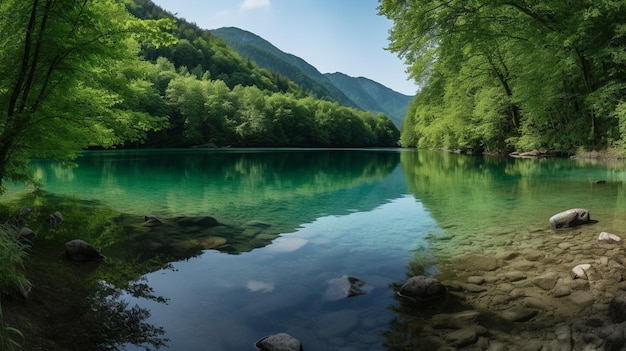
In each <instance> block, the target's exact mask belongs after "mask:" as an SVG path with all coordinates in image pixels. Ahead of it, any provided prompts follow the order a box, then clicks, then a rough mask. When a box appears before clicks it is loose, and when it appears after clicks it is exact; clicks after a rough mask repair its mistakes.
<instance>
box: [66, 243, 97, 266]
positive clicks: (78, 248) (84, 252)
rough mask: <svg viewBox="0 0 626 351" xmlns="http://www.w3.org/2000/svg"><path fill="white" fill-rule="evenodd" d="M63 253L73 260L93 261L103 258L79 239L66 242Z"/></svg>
mask: <svg viewBox="0 0 626 351" xmlns="http://www.w3.org/2000/svg"><path fill="white" fill-rule="evenodd" d="M65 254H66V255H67V257H68V258H69V259H71V260H74V261H94V260H100V259H103V258H104V256H102V255H101V254H100V252H98V250H96V249H95V248H94V247H93V246H91V245H89V244H88V243H86V242H85V241H83V240H80V239H75V240H70V241H68V242H66V243H65Z"/></svg>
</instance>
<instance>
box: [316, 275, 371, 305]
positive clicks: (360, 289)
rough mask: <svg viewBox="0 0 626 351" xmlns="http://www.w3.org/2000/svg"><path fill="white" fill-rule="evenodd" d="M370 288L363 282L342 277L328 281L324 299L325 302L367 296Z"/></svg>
mask: <svg viewBox="0 0 626 351" xmlns="http://www.w3.org/2000/svg"><path fill="white" fill-rule="evenodd" d="M371 289H372V288H371V287H370V286H369V285H367V284H365V282H364V281H362V280H360V279H357V278H354V277H350V276H347V275H342V276H341V277H337V278H334V279H331V280H329V281H328V288H327V289H326V292H325V293H324V299H325V300H327V301H336V300H341V299H345V298H348V297H352V296H359V295H364V294H367V292H368V291H370V290H371Z"/></svg>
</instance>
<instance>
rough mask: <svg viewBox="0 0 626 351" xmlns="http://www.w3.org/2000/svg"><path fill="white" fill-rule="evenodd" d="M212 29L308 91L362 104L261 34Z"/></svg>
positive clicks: (345, 103) (346, 103)
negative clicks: (260, 35)
mask: <svg viewBox="0 0 626 351" xmlns="http://www.w3.org/2000/svg"><path fill="white" fill-rule="evenodd" d="M210 32H211V34H213V35H215V36H217V37H219V38H222V39H223V40H224V41H226V43H227V44H228V46H230V47H231V48H233V49H234V50H235V51H237V52H238V53H239V55H240V56H241V57H242V58H244V59H246V58H249V59H250V60H252V61H254V62H255V63H256V64H257V65H259V67H262V68H266V69H269V70H270V71H273V72H276V73H280V74H282V75H283V76H285V77H287V78H289V79H290V80H291V81H293V82H294V83H296V84H298V85H299V86H300V88H301V89H302V90H304V91H305V92H308V93H312V94H313V95H315V96H316V97H317V98H319V99H324V100H331V101H337V102H338V103H340V104H341V105H343V106H348V107H359V106H358V105H357V104H355V103H354V102H353V101H352V100H350V98H348V97H347V96H346V95H345V94H344V93H343V92H342V91H341V90H340V89H338V88H337V87H335V86H334V85H333V83H332V82H331V81H330V80H329V79H328V78H327V77H326V76H324V75H323V74H322V73H320V72H319V71H318V70H317V69H316V68H315V67H313V66H311V65H310V64H308V63H307V62H306V61H304V60H303V59H301V58H299V57H297V56H294V55H291V54H288V53H285V52H283V51H281V50H280V49H278V48H277V47H275V46H274V45H272V44H271V43H270V42H268V41H267V40H265V39H263V38H261V37H259V36H258V35H256V34H254V33H251V32H248V31H245V30H243V29H239V28H236V27H224V28H219V29H214V30H211V31H210Z"/></svg>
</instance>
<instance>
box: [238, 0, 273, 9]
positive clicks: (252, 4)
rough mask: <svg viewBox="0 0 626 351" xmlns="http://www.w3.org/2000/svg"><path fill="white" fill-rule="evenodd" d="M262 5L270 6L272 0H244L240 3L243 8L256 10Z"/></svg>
mask: <svg viewBox="0 0 626 351" xmlns="http://www.w3.org/2000/svg"><path fill="white" fill-rule="evenodd" d="M262 7H270V0H244V1H243V2H242V3H241V5H239V8H240V9H242V10H254V9H258V8H262Z"/></svg>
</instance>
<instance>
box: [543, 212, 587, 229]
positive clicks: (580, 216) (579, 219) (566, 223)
mask: <svg viewBox="0 0 626 351" xmlns="http://www.w3.org/2000/svg"><path fill="white" fill-rule="evenodd" d="M590 221H591V216H590V215H589V211H587V210H585V209H583V208H572V209H569V210H567V211H563V212H560V213H557V214H555V215H554V216H552V217H550V228H552V229H562V228H569V227H575V226H577V225H581V224H586V223H589V222H590Z"/></svg>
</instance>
